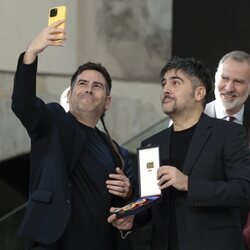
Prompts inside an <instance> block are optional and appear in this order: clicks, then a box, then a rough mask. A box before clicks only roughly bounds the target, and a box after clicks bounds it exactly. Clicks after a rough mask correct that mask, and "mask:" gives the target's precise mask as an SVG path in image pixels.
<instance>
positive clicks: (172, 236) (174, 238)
mask: <svg viewBox="0 0 250 250" xmlns="http://www.w3.org/2000/svg"><path fill="white" fill-rule="evenodd" d="M195 128H196V125H194V126H193V127H191V128H189V129H185V130H182V131H174V130H172V134H171V142H170V164H169V165H171V166H173V167H176V168H178V169H179V170H180V171H182V169H183V164H184V161H185V158H186V155H187V152H188V149H189V145H190V142H191V140H192V136H193V133H194V130H195ZM169 192H170V193H169V197H170V199H169V203H170V204H169V213H170V216H169V218H170V226H169V248H168V249H169V250H179V246H178V231H177V224H176V216H177V214H176V212H175V201H176V198H177V197H178V196H179V195H182V193H183V191H178V190H176V189H175V188H173V187H170V188H169Z"/></svg>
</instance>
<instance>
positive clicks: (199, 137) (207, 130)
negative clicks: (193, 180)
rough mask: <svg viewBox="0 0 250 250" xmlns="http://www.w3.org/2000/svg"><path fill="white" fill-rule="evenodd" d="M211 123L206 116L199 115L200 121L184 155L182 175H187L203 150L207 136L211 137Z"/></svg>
mask: <svg viewBox="0 0 250 250" xmlns="http://www.w3.org/2000/svg"><path fill="white" fill-rule="evenodd" d="M211 127H212V123H211V120H210V119H209V117H208V116H206V115H205V114H202V115H201V118H200V121H199V122H198V124H197V127H196V129H195V132H194V135H193V138H192V141H191V143H190V146H189V150H188V152H187V155H186V159H185V162H184V166H183V173H184V174H186V175H189V174H190V172H191V170H192V168H193V166H194V164H195V162H196V160H197V158H198V157H199V155H200V153H201V152H202V150H203V147H204V145H205V144H206V142H207V140H208V138H209V136H210V135H211V133H212V131H211Z"/></svg>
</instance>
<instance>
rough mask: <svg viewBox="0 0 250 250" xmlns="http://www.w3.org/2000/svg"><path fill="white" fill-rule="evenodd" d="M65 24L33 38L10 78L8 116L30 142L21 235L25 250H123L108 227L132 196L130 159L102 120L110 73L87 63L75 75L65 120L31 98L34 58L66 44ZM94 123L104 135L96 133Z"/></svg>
mask: <svg viewBox="0 0 250 250" xmlns="http://www.w3.org/2000/svg"><path fill="white" fill-rule="evenodd" d="M62 23H63V20H61V21H58V22H55V23H54V24H53V25H52V26H49V27H46V28H45V29H44V30H43V31H41V32H40V33H39V34H38V36H37V37H36V38H35V39H34V40H33V41H32V42H31V44H30V45H29V46H28V48H27V50H26V52H25V53H22V54H21V56H20V57H19V60H18V67H17V71H16V74H15V81H14V90H13V95H12V109H13V111H14V112H15V114H16V115H17V117H18V118H19V119H20V121H21V122H22V124H23V125H24V127H25V128H26V130H27V132H28V134H29V136H30V138H31V179H30V196H29V203H28V206H27V211H26V214H25V216H24V219H23V221H22V224H21V227H20V230H19V233H20V234H21V236H23V237H24V238H25V239H26V247H25V249H27V250H28V249H37V250H38V249H39V250H81V249H86V250H100V249H103V250H117V249H125V250H127V249H130V246H129V245H127V244H126V243H127V242H126V241H121V240H120V239H121V238H120V234H119V231H118V230H116V229H115V230H114V228H113V227H112V226H111V225H110V224H108V223H107V217H108V215H109V208H110V206H114V205H117V204H120V205H123V204H124V203H125V201H126V202H127V199H129V198H130V196H131V190H132V188H131V182H130V180H129V178H128V177H127V176H129V177H131V168H130V167H131V166H130V160H129V157H128V152H127V151H125V149H122V148H121V147H119V146H118V144H117V143H116V142H114V141H113V140H112V139H111V137H110V136H109V134H108V132H107V130H106V127H105V124H104V120H103V117H104V113H105V111H106V110H107V109H108V108H109V107H110V104H111V96H110V91H111V78H110V75H109V73H108V71H107V70H106V68H105V67H103V66H102V65H101V64H99V63H92V62H88V63H85V64H83V65H81V66H80V67H79V68H78V69H77V71H76V72H75V73H74V74H73V76H72V78H71V84H70V90H69V92H68V103H69V112H68V113H66V112H65V110H64V109H63V107H62V106H61V105H60V104H58V103H49V104H45V103H44V102H43V101H42V100H41V99H40V98H39V97H37V96H36V73H37V64H38V54H39V53H41V52H42V51H44V50H45V49H46V48H47V47H48V46H62V45H63V44H64V41H65V32H64V30H63V29H61V28H59V26H60V24H62ZM99 120H101V122H102V123H103V126H104V129H105V131H106V134H105V133H103V132H102V131H100V130H99V129H97V127H96V124H97V122H98V121H99ZM126 175H127V176H126Z"/></svg>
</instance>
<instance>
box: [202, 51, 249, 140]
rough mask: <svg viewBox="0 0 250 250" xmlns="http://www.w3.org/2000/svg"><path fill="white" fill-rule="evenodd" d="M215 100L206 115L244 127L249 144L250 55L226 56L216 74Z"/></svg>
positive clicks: (237, 53) (232, 54) (244, 53)
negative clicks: (249, 97)
mask: <svg viewBox="0 0 250 250" xmlns="http://www.w3.org/2000/svg"><path fill="white" fill-rule="evenodd" d="M214 93H215V100H214V101H212V102H210V103H208V104H207V105H206V107H205V110H204V113H205V114H207V115H209V116H212V117H216V118H219V119H225V120H229V119H230V120H233V122H235V123H239V124H242V125H244V127H245V129H246V133H247V135H248V136H247V139H248V142H249V139H250V138H249V128H250V105H249V104H248V100H247V99H248V96H249V94H250V55H249V54H247V53H246V52H243V51H232V52H230V53H228V54H226V55H224V56H223V57H222V58H221V60H220V62H219V66H218V69H217V71H216V74H215V90H214Z"/></svg>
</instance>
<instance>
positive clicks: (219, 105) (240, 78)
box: [204, 51, 250, 249]
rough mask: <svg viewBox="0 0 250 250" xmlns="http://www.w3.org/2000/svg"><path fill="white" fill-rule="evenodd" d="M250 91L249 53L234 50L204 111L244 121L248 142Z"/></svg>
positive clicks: (249, 238) (249, 239)
mask: <svg viewBox="0 0 250 250" xmlns="http://www.w3.org/2000/svg"><path fill="white" fill-rule="evenodd" d="M249 92H250V55H249V54H248V53H246V52H244V51H232V52H230V53H228V54H226V55H224V56H223V57H222V58H221V60H220V61H219V65H218V69H217V71H216V73H215V89H214V93H215V100H214V101H212V102H210V103H208V104H207V105H206V107H205V110H204V113H206V114H207V115H209V116H211V117H216V118H219V119H224V120H227V121H232V122H235V123H238V124H241V125H243V126H244V128H245V130H246V135H247V141H248V144H249V143H250V138H249V136H250V131H249V130H250V103H249V99H248V97H249ZM240 212H241V221H242V227H244V226H245V229H244V237H245V241H246V244H248V245H249V249H250V225H246V223H247V215H248V209H247V208H245V209H243V208H242V209H241V210H240ZM249 223H250V218H249ZM249 223H248V224H249ZM247 232H248V233H247Z"/></svg>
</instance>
